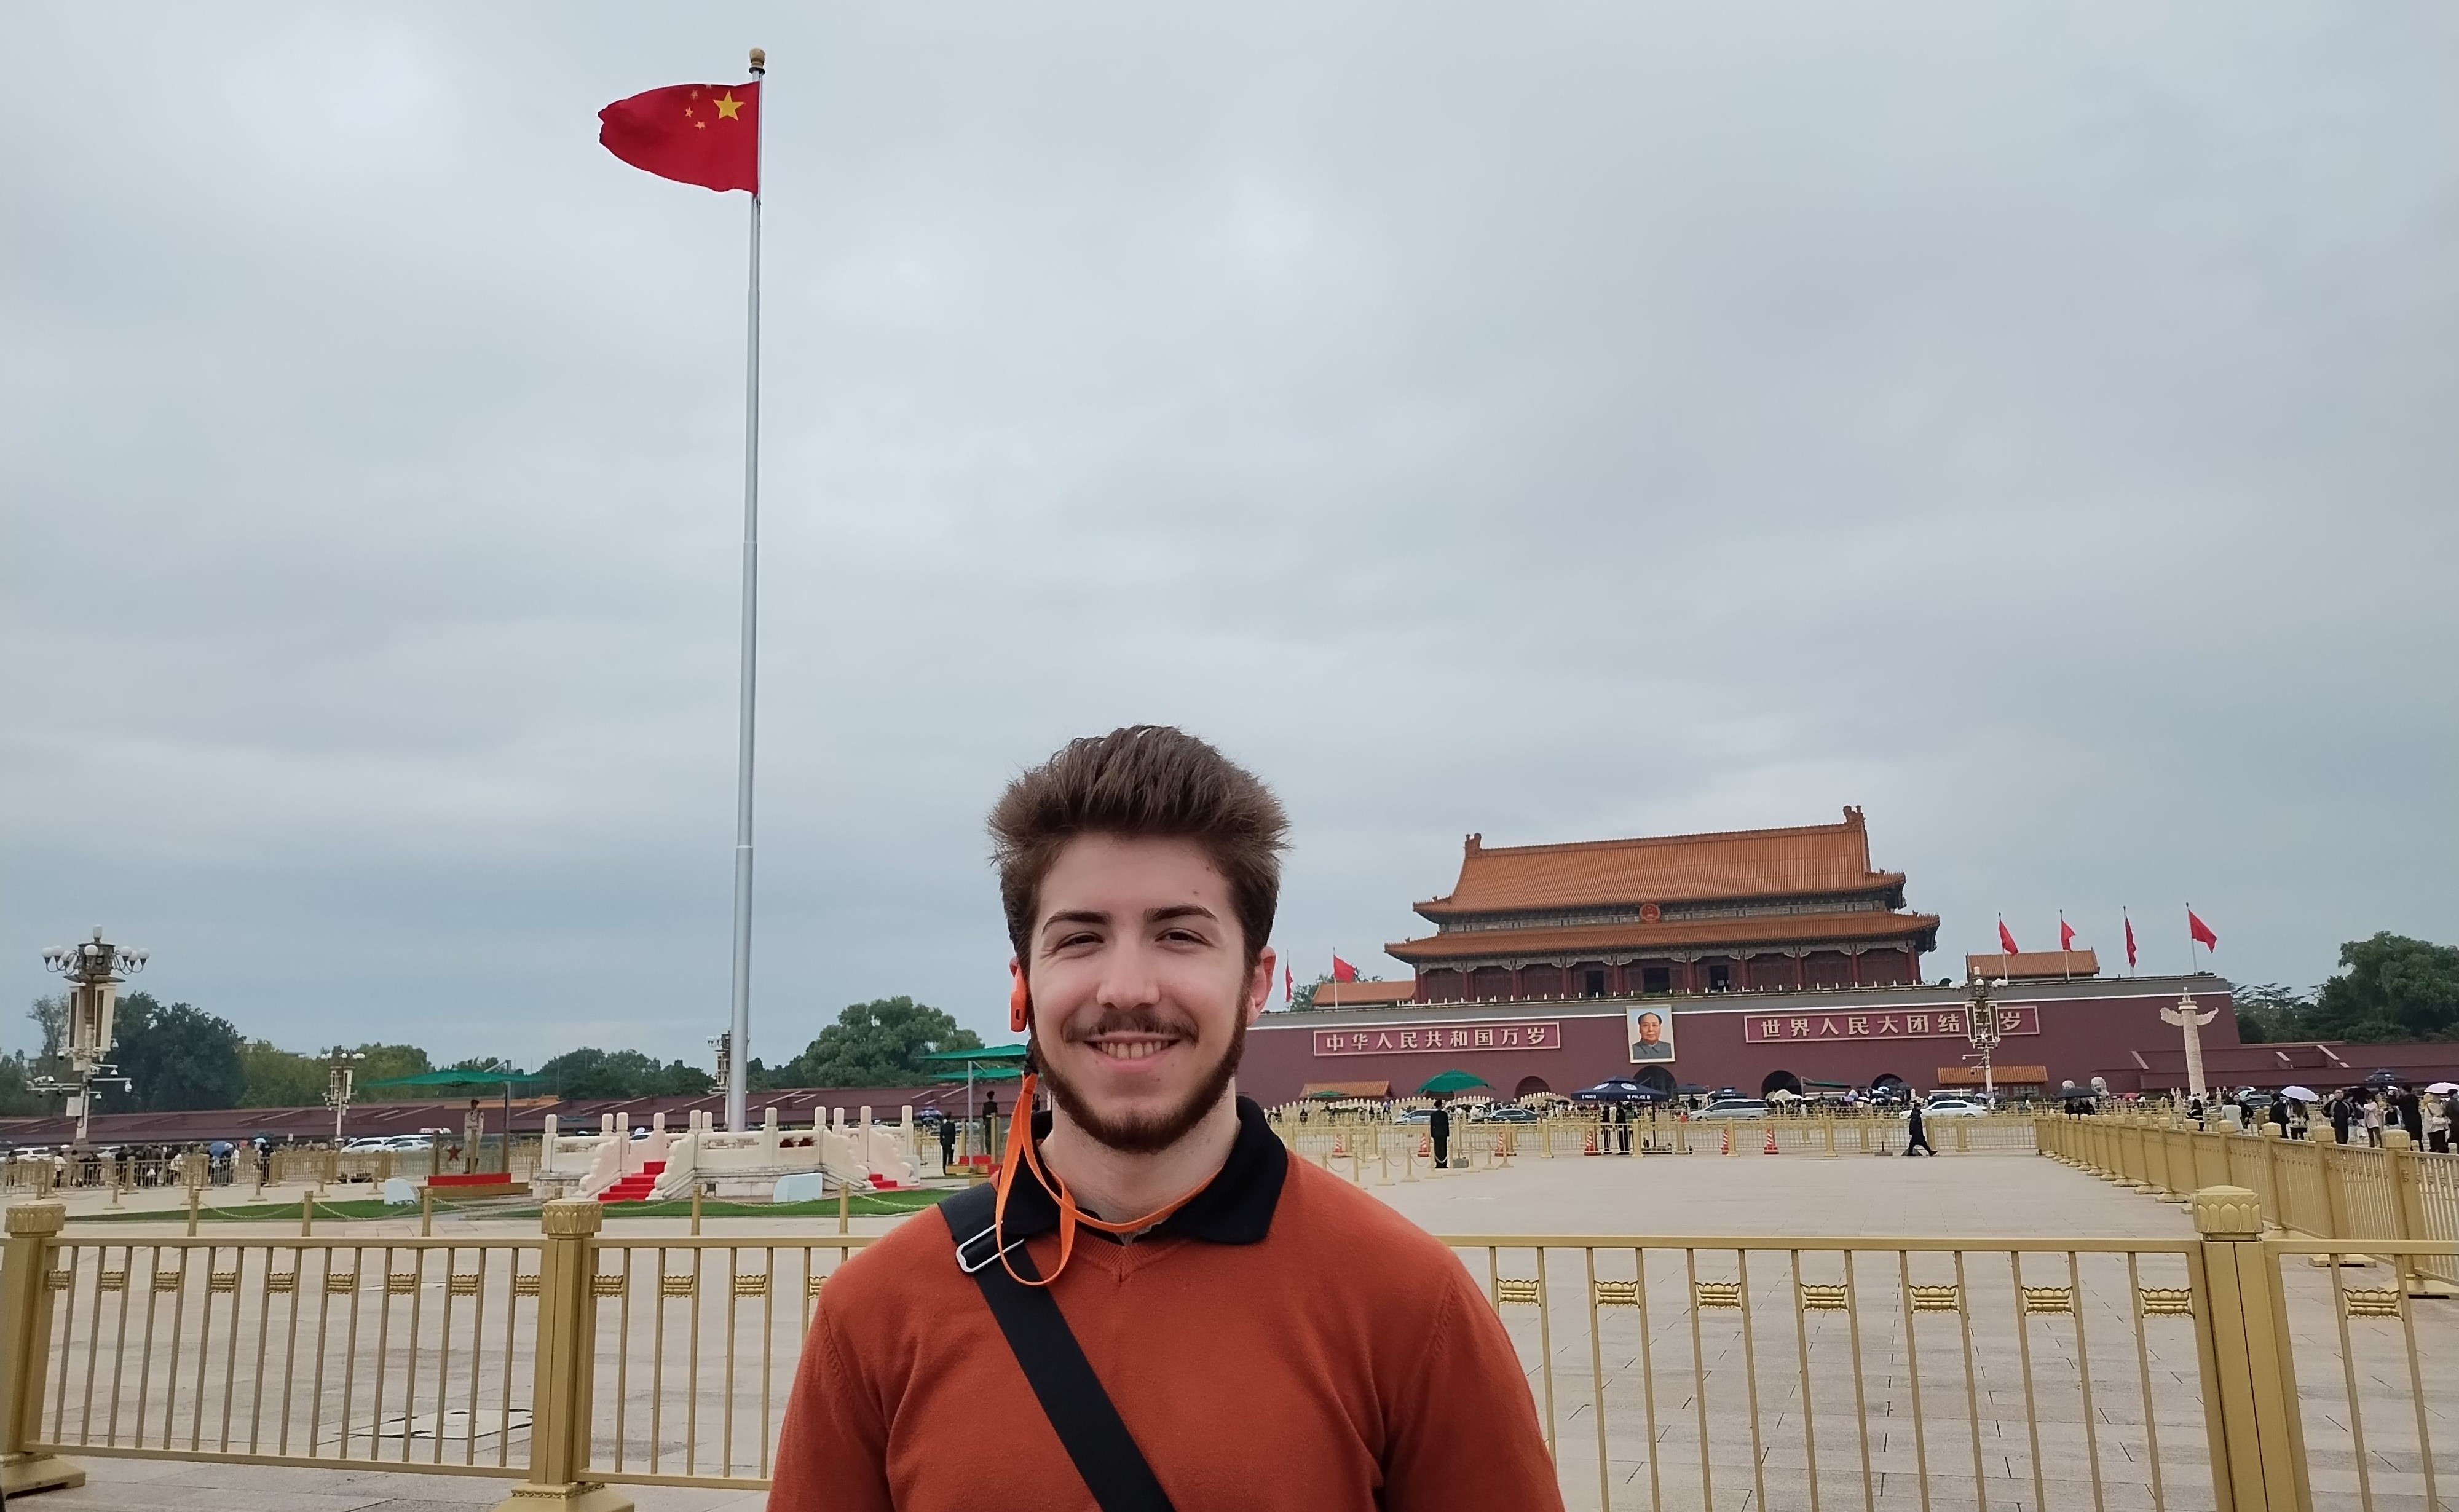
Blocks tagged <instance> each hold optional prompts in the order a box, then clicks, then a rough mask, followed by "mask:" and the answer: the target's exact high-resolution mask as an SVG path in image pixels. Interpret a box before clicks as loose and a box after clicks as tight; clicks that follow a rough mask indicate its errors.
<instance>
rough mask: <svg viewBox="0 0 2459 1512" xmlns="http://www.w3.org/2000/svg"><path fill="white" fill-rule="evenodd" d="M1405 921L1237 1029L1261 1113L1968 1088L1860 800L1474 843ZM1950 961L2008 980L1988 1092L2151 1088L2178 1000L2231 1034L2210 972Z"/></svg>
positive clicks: (2073, 961)
mask: <svg viewBox="0 0 2459 1512" xmlns="http://www.w3.org/2000/svg"><path fill="white" fill-rule="evenodd" d="M1415 912H1416V913H1417V914H1418V915H1419V917H1420V918H1422V919H1424V920H1425V921H1426V923H1427V924H1428V925H1429V926H1431V933H1424V934H1419V935H1416V936H1415V937H1413V938H1409V939H1404V940H1399V941H1396V942H1394V943H1392V944H1389V945H1387V946H1385V947H1384V948H1385V950H1386V951H1387V952H1388V953H1389V954H1390V955H1391V956H1393V957H1394V958H1395V959H1397V960H1398V961H1400V962H1402V963H1404V964H1405V965H1407V966H1408V967H1409V968H1410V969H1411V975H1410V977H1408V978H1406V979H1404V980H1396V981H1360V982H1341V983H1326V984H1324V985H1323V986H1322V987H1321V988H1319V989H1318V991H1317V994H1316V998H1315V1001H1314V1005H1313V1006H1312V1007H1310V1008H1306V1009H1299V1010H1282V1011H1278V1012H1273V1013H1268V1014H1266V1015H1265V1016H1264V1017H1263V1018H1262V1019H1259V1020H1258V1021H1257V1022H1256V1024H1255V1026H1254V1027H1253V1029H1251V1031H1250V1032H1249V1035H1248V1046H1247V1055H1246V1060H1245V1062H1244V1065H1243V1067H1242V1069H1241V1072H1240V1077H1239V1081H1240V1085H1241V1086H1242V1087H1243V1088H1244V1089H1245V1090H1247V1091H1248V1092H1249V1093H1250V1094H1251V1095H1252V1096H1254V1097H1257V1098H1259V1099H1261V1100H1262V1101H1263V1102H1265V1103H1278V1102H1286V1101H1289V1100H1291V1099H1294V1098H1297V1097H1299V1096H1301V1095H1303V1094H1304V1093H1305V1092H1306V1091H1308V1090H1309V1089H1311V1088H1314V1087H1323V1086H1337V1087H1342V1088H1348V1089H1355V1090H1358V1091H1362V1092H1368V1093H1373V1092H1375V1091H1376V1090H1377V1089H1382V1090H1386V1091H1388V1092H1389V1093H1390V1094H1392V1095H1395V1096H1405V1095H1407V1094H1410V1093H1413V1092H1415V1091H1416V1090H1417V1088H1418V1087H1419V1084H1420V1083H1422V1082H1424V1081H1425V1080H1426V1079H1427V1078H1429V1077H1431V1076H1433V1075H1434V1074H1435V1073H1436V1072H1438V1071H1444V1070H1464V1071H1468V1072H1471V1073H1474V1074H1475V1075H1477V1076H1480V1077H1482V1078H1483V1079H1484V1080H1485V1081H1486V1082H1488V1084H1490V1085H1491V1086H1492V1087H1493V1089H1494V1091H1495V1092H1496V1093H1497V1094H1498V1095H1500V1096H1503V1097H1513V1096H1521V1095H1525V1094H1527V1093H1530V1092H1539V1091H1547V1092H1566V1093H1567V1092H1571V1091H1574V1090H1577V1089H1578V1088H1580V1087H1583V1086H1588V1085H1592V1084H1594V1083H1596V1082H1601V1081H1604V1080H1605V1079H1607V1078H1608V1077H1616V1076H1627V1077H1632V1078H1635V1079H1637V1080H1640V1081H1643V1082H1652V1083H1654V1084H1656V1085H1657V1086H1659V1087H1660V1088H1662V1089H1664V1090H1667V1091H1671V1090H1672V1089H1674V1088H1675V1087H1677V1086H1681V1085H1696V1086H1705V1087H1710V1088H1720V1087H1727V1086H1731V1087H1734V1088H1736V1089H1738V1090H1739V1091H1741V1092H1743V1093H1746V1094H1748V1093H1758V1092H1763V1091H1768V1090H1773V1089H1776V1088H1778V1087H1783V1088H1786V1089H1788V1090H1792V1091H1796V1092H1799V1091H1803V1090H1805V1089H1807V1090H1812V1091H1817V1090H1819V1089H1821V1088H1842V1087H1847V1086H1852V1087H1862V1086H1870V1085H1872V1084H1874V1083H1878V1082H1885V1081H1897V1082H1903V1083H1905V1084H1907V1085H1909V1086H1912V1087H1914V1088H1916V1089H1928V1088H1933V1087H1952V1086H1970V1087H1973V1088H1975V1089H1978V1087H1979V1085H1980V1082H1981V1074H1980V1068H1979V1064H1978V1062H1977V1061H1971V1060H1967V1059H1966V1057H1967V1055H1968V1054H1969V1052H1970V1045H1969V1044H1968V1042H1967V1041H1966V1039H1965V1022H1964V1014H1965V992H1964V971H1963V969H1962V968H1963V967H1964V966H1965V964H1966V962H1965V961H1958V962H1957V963H1956V965H1957V969H1956V970H1955V971H1954V972H1952V973H1951V974H1949V973H1936V974H1934V976H1933V979H1930V980H1927V981H1925V980H1924V974H1923V956H1927V955H1929V954H1930V953H1931V952H1934V951H1935V950H1936V949H1937V948H1938V929H1939V920H1938V917H1937V916H1936V915H1935V914H1923V913H1919V912H1916V911H1914V910H1913V909H1911V908H1910V907H1908V905H1907V902H1906V890H1905V878H1904V874H1903V873H1902V872H1889V871H1882V870H1881V869H1880V868H1879V867H1877V866H1876V865H1874V864H1873V863H1872V860H1871V856H1870V841H1869V833H1868V830H1867V828H1866V827H1865V824H1864V821H1863V817H1862V813H1861V810H1860V809H1858V808H1847V809H1844V810H1843V818H1842V820H1841V821H1840V822H1839V823H1835V824H1824V825H1804V826H1798V827H1795V828H1790V829H1776V830H1728V831H1724V832H1719V833H1711V834H1687V835H1655V836H1647V837H1641V838H1634V839H1624V840H1584V841H1574V842H1570V843H1567V844H1555V845H1523V846H1488V845H1486V844H1485V842H1484V837H1483V836H1482V835H1477V834H1472V835H1470V836H1468V838H1467V841H1466V843H1465V844H1464V846H1463V847H1462V851H1461V870H1460V876H1459V878H1458V880H1457V881H1455V882H1454V883H1453V885H1452V889H1451V891H1450V892H1449V893H1444V894H1442V895H1441V896H1440V897H1434V898H1429V899H1426V900H1425V901H1423V902H1420V903H1418V904H1416V905H1415ZM1969 963H1970V964H1971V965H1972V966H1973V967H1975V968H1977V969H1980V970H1982V971H1983V972H1985V973H1986V975H1988V976H1989V977H1993V978H1997V977H2005V978H2007V984H2006V985H2005V986H2003V987H2000V988H1999V989H1997V993H1996V1001H1997V1006H1998V1013H1999V1025H2000V1032H2001V1034H2002V1036H2003V1039H2002V1041H2001V1043H2000V1045H1999V1047H1998V1050H1997V1052H1996V1058H1995V1069H1996V1082H1997V1084H1998V1085H1999V1086H2000V1087H2001V1088H2002V1089H2004V1090H2007V1091H2012V1092H2021V1091H2025V1090H2034V1091H2038V1090H2041V1089H2043V1088H2044V1087H2045V1086H2047V1087H2054V1086H2056V1085H2057V1084H2059V1083H2060V1082H2065V1081H2073V1082H2078V1083H2088V1082H2090V1080H2091V1077H2092V1076H2094V1075H2097V1074H2103V1073H2105V1072H2110V1071H2112V1070H2114V1071H2117V1072H2120V1073H2121V1076H2112V1078H2111V1082H2112V1087H2116V1086H2119V1085H2120V1082H2121V1080H2122V1081H2123V1082H2125V1083H2127V1084H2128V1085H2129V1086H2130V1088H2131V1085H2132V1084H2134V1083H2138V1082H2139V1083H2141V1084H2154V1083H2153V1082H2146V1081H2145V1080H2144V1079H2145V1078H2153V1079H2157V1078H2159V1077H2160V1076H2161V1075H2162V1073H2161V1072H2160V1071H2159V1070H2158V1069H2157V1068H2158V1067H2161V1066H2165V1065H2167V1064H2169V1063H2173V1062H2176V1061H2179V1060H2180V1059H2181V1052H2180V1050H2179V1045H2178V1038H2177V1032H2176V1030H2175V1029H2174V1028H2172V1027H2170V1026H2169V1025H2168V1024H2166V1023H2164V1022H2163V1021H2162V1019H2161V1018H2160V1010H2161V1009H2164V1008H2169V1007H2174V1006H2175V1004H2176V1003H2177V1001H2178V999H2179V998H2181V997H2192V998H2195V999H2196V1000H2197V1001H2198V1002H2199V1003H2200V1005H2201V1006H2203V1007H2206V1008H2211V1007H2217V1008H2218V1009H2219V1010H2220V1016H2219V1018H2218V1019H2216V1020H2215V1021H2214V1022H2213V1023H2212V1025H2211V1026H2210V1027H2209V1028H2207V1029H2206V1030H2204V1032H2203V1034H2204V1043H2205V1045H2206V1046H2207V1047H2209V1049H2211V1050H2212V1051H2215V1052H2217V1051H2220V1050H2223V1049H2227V1048H2232V1047H2235V1046H2236V1045H2237V1019H2236V1014H2235V1011H2234V1009H2233V1008H2232V1006H2231V1004H2230V999H2229V990H2230V989H2229V984H2228V983H2227V982H2225V981H2223V980H2221V979H2220V978H2218V977H2215V976H2212V975H2209V974H2196V975H2194V976H2190V977H2115V978H2107V977H2101V976H2100V975H2099V963H2098V960H2097V959H2096V958H2095V957H2094V956H2093V954H2092V953H2091V952H2090V951H2084V950H2078V951H2075V952H2072V953H2070V954H2061V953H2058V952H2054V951H2052V952H2047V953H2028V954H2025V955H2022V956H2012V957H2001V956H1996V955H1994V954H1993V955H1990V956H1972V957H1970V958H1969ZM2283 1048H2285V1047H2283ZM2322 1054H2323V1055H2325V1056H2327V1055H2328V1054H2329V1053H2328V1052H2327V1051H2324V1052H2322ZM2130 1071H2131V1072H2133V1073H2135V1074H2134V1075H2123V1073H2125V1072H2130Z"/></svg>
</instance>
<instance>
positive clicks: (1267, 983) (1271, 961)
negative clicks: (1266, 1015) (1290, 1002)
mask: <svg viewBox="0 0 2459 1512" xmlns="http://www.w3.org/2000/svg"><path fill="white" fill-rule="evenodd" d="M1280 963H1281V958H1280V957H1279V956H1275V955H1273V954H1272V947H1271V946H1270V945H1267V946H1265V947H1264V949H1263V953H1262V954H1261V955H1259V956H1256V957H1255V969H1254V970H1253V971H1251V972H1249V973H1248V974H1247V1022H1249V1023H1250V1024H1252V1023H1253V1022H1254V1021H1255V1020H1256V1019H1258V1018H1260V1017H1262V1015H1263V1012H1264V1004H1266V1003H1268V1002H1271V1001H1272V973H1273V969H1274V968H1275V967H1277V966H1279V965H1280Z"/></svg>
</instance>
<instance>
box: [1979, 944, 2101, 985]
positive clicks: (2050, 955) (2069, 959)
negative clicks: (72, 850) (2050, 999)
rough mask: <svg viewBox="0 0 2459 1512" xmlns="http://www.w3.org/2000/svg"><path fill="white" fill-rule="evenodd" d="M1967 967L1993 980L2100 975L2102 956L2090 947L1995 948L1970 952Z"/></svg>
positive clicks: (2026, 979)
mask: <svg viewBox="0 0 2459 1512" xmlns="http://www.w3.org/2000/svg"><path fill="white" fill-rule="evenodd" d="M1964 969H1965V971H1966V972H1967V973H1969V972H1979V973H1980V974H1981V975H1982V976H1984V977H1988V978H1989V979H1990V980H1991V981H1997V980H1998V979H2000V978H2001V977H2004V978H2005V979H2007V980H2008V981H2036V980H2038V979H2040V978H2042V977H2052V978H2054V977H2097V976H2099V975H2100V957H2099V956H2095V955H2093V954H2092V953H2091V951H2088V950H2079V951H2017V952H2016V953H2015V954H2014V955H2012V956H2008V955H2006V954H2004V953H2002V952H1999V951H1991V952H1989V953H1988V954H1986V955H1984V956H1965V957H1964Z"/></svg>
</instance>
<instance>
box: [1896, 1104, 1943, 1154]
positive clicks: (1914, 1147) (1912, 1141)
mask: <svg viewBox="0 0 2459 1512" xmlns="http://www.w3.org/2000/svg"><path fill="white" fill-rule="evenodd" d="M1904 1153H1905V1154H1907V1155H1935V1154H1937V1153H1938V1151H1936V1150H1934V1149H1932V1148H1930V1147H1929V1130H1928V1128H1927V1127H1926V1126H1924V1125H1923V1123H1922V1105H1921V1103H1920V1102H1919V1101H1918V1100H1916V1101H1915V1102H1914V1103H1913V1110H1912V1112H1911V1113H1909V1114H1907V1115H1905V1118H1904Z"/></svg>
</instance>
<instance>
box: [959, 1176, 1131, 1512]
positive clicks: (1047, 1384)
mask: <svg viewBox="0 0 2459 1512" xmlns="http://www.w3.org/2000/svg"><path fill="white" fill-rule="evenodd" d="M997 1204H998V1192H997V1189H996V1188H994V1187H991V1186H990V1185H989V1184H987V1183H985V1184H984V1185H982V1186H979V1187H966V1188H965V1189H964V1190H963V1191H960V1192H958V1193H956V1195H955V1196H953V1197H951V1198H949V1199H947V1200H946V1201H945V1202H942V1203H941V1204H940V1205H939V1216H940V1217H941V1218H943V1219H945V1220H946V1221H947V1224H948V1233H949V1235H950V1236H951V1237H952V1238H954V1239H955V1240H956V1266H957V1269H959V1270H961V1271H965V1272H966V1273H967V1274H969V1275H971V1276H972V1277H973V1278H974V1284H975V1285H976V1286H978V1287H980V1288H981V1289H982V1300H983V1301H985V1302H987V1303H989V1304H990V1309H991V1316H992V1317H994V1318H996V1319H998V1326H999V1332H1000V1333H1001V1334H1005V1335H1006V1336H1007V1347H1008V1348H1009V1349H1010V1350H1013V1351H1014V1352H1015V1353H1016V1362H1017V1364H1018V1365H1019V1367H1021V1368H1022V1369H1023V1371H1024V1379H1025V1382H1026V1384H1028V1385H1030V1386H1031V1387H1032V1388H1033V1395H1034V1398H1035V1399H1036V1400H1038V1401H1040V1403H1041V1411H1042V1414H1043V1415H1044V1416H1045V1417H1047V1418H1049V1419H1050V1426H1051V1427H1052V1429H1054V1430H1056V1431H1057V1433H1058V1435H1059V1442H1060V1443H1061V1445H1062V1446H1064V1447H1065V1449H1066V1450H1067V1458H1068V1459H1070V1460H1074V1461H1076V1472H1077V1474H1079V1475H1081V1476H1082V1477H1083V1478H1084V1486H1085V1489H1087V1490H1089V1491H1091V1492H1092V1493H1093V1501H1094V1502H1095V1504H1097V1505H1098V1506H1100V1507H1101V1509H1102V1512H1173V1509H1172V1507H1171V1506H1170V1501H1169V1493H1167V1492H1166V1491H1164V1490H1163V1489H1162V1488H1161V1482H1160V1481H1158V1480H1155V1479H1154V1477H1153V1473H1152V1466H1151V1465H1149V1464H1147V1463H1145V1456H1144V1451H1143V1450H1141V1449H1139V1448H1137V1447H1136V1440H1135V1439H1134V1437H1133V1436H1132V1435H1130V1434H1129V1433H1128V1432H1127V1425H1126V1424H1125V1423H1124V1422H1123V1421H1121V1420H1120V1418H1119V1409H1118V1408H1117V1407H1116V1406H1115V1405H1113V1404H1112V1402H1111V1401H1110V1394H1109V1393H1108V1392H1106V1391H1104V1390H1103V1389H1102V1377H1100V1376H1096V1375H1094V1374H1093V1362H1092V1361H1090V1360H1088V1359H1086V1358H1085V1357H1084V1350H1083V1347H1082V1345H1080V1344H1078V1343H1077V1342H1076V1334H1075V1332H1074V1331H1073V1330H1071V1329H1069V1328H1068V1326H1067V1317H1066V1314H1064V1313H1061V1312H1060V1311H1059V1304H1058V1303H1057V1302H1056V1301H1054V1300H1052V1298H1051V1295H1050V1292H1049V1291H1048V1289H1046V1288H1043V1287H1033V1286H1026V1285H1024V1284H1022V1283H1021V1282H1019V1281H1018V1280H1017V1279H1016V1277H1015V1276H1012V1275H1010V1274H1008V1271H1007V1268H1008V1266H1011V1265H1012V1266H1014V1267H1016V1269H1017V1272H1018V1274H1019V1275H1026V1276H1035V1277H1037V1278H1038V1277H1039V1275H1040V1272H1039V1271H1035V1270H1034V1268H1033V1257H1032V1255H1030V1254H1028V1253H1027V1252H1026V1251H1025V1248H1024V1242H1023V1241H1022V1240H1015V1241H1011V1242H1010V1244H1009V1245H1008V1248H1007V1250H1006V1258H1007V1264H1006V1265H1001V1264H1000V1263H999V1250H998V1240H997V1239H995V1238H994V1237H993V1236H992V1233H991V1215H992V1213H993V1211H994V1209H995V1208H996V1206H997Z"/></svg>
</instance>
